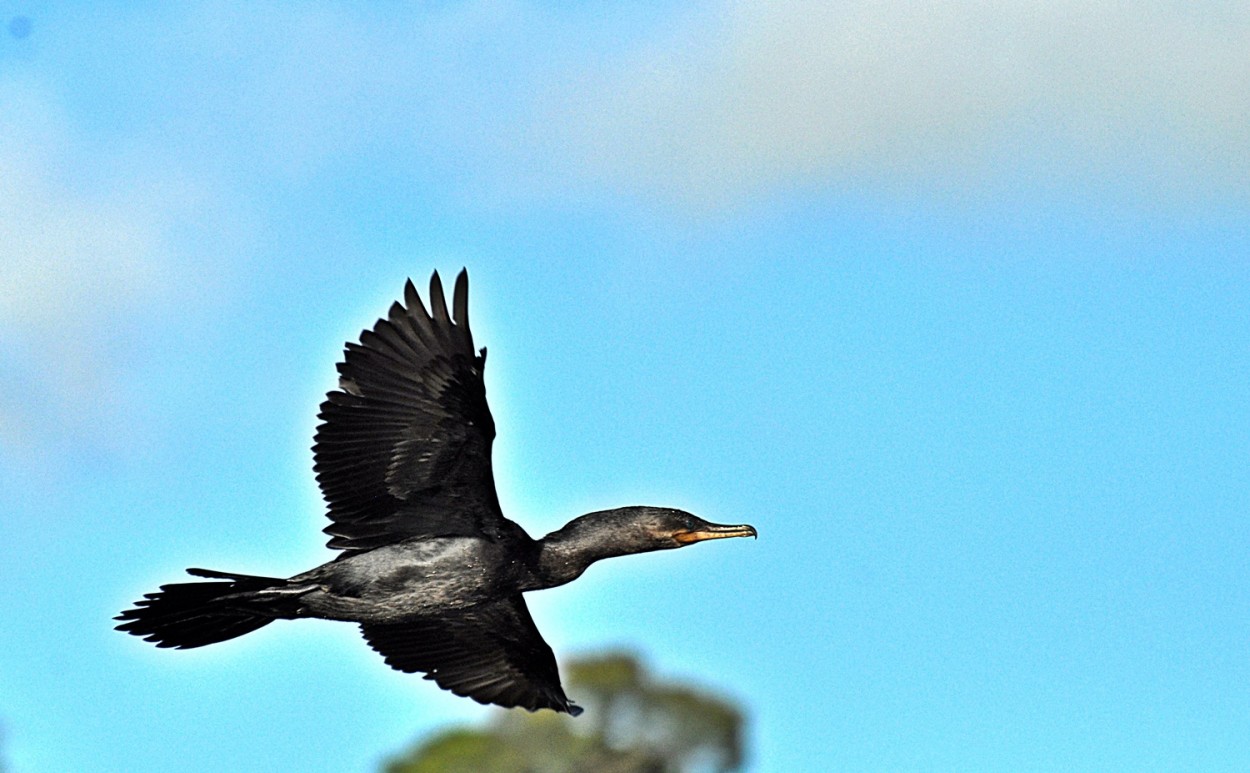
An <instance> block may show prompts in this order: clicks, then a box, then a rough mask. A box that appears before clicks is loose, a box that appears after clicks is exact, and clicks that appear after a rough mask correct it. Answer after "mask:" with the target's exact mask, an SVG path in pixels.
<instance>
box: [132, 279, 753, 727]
mask: <svg viewBox="0 0 1250 773" xmlns="http://www.w3.org/2000/svg"><path fill="white" fill-rule="evenodd" d="M404 298H405V301H406V304H407V306H406V307H405V306H402V305H400V304H398V303H396V304H394V305H393V306H392V307H391V309H390V313H389V315H388V317H387V318H386V319H382V320H379V321H378V323H377V324H376V325H375V326H374V328H373V329H372V330H366V331H364V332H363V333H362V334H361V338H360V343H358V344H353V343H349V344H348V345H347V350H346V353H345V356H344V360H343V362H342V363H340V364H339V376H340V378H339V388H338V389H337V390H334V391H332V392H330V393H329V394H328V395H327V397H326V401H325V402H324V403H323V404H322V406H321V414H320V415H321V418H322V420H323V423H322V424H321V425H320V426H319V427H318V429H317V435H316V442H315V445H314V449H313V450H314V457H315V464H314V469H315V470H316V472H317V479H318V482H319V483H320V484H321V488H322V492H323V494H324V495H325V498H326V500H327V502H328V503H329V517H330V520H331V524H330V526H328V527H326V529H325V531H326V532H327V533H328V534H330V535H331V536H332V538H331V540H330V542H329V546H330V547H332V548H337V549H341V550H342V551H343V552H342V553H341V554H339V555H338V557H336V558H335V559H334V560H333V561H330V562H328V563H325V564H322V565H321V566H318V567H316V568H314V569H311V570H309V571H306V572H302V573H300V574H297V575H295V576H293V577H290V578H288V579H280V578H271V577H258V576H254V575H241V574H234V573H229V572H218V571H213V570H206V569H189V570H187V571H188V572H189V573H190V574H192V575H195V576H197V577H203V578H206V579H208V580H210V581H209V582H191V583H174V584H170V585H165V586H162V587H161V590H160V591H158V592H156V593H151V594H148V595H147V596H145V598H144V599H143V600H141V601H139V602H138V603H137V604H136V606H135V608H133V609H130V610H127V611H125V612H123V613H122V614H121V615H119V616H118V619H119V620H122V621H123V623H122V624H121V625H119V626H118V628H119V629H121V630H124V631H126V632H128V633H132V634H134V635H136V636H142V637H144V638H145V639H147V640H148V641H152V642H154V643H156V645H157V646H159V647H174V648H190V647H199V646H203V645H205V644H212V643H215V642H218V641H224V640H226V639H231V638H234V637H236V636H240V635H242V634H245V633H248V632H249V631H253V630H255V629H257V628H260V627H261V626H263V625H266V624H267V623H269V622H270V621H272V620H275V619H294V618H302V617H311V618H321V619H328V620H343V621H349V622H354V623H358V624H360V626H361V630H362V632H363V634H364V636H365V639H366V640H367V641H368V642H369V644H370V646H372V647H373V648H374V649H375V650H377V651H378V652H379V653H381V654H382V656H383V657H384V658H385V659H386V662H387V663H388V664H389V665H391V666H392V667H394V668H397V669H399V670H401V671H408V672H423V673H425V674H426V678H428V679H433V680H434V681H435V682H437V683H438V684H439V686H441V687H443V688H444V689H448V690H451V691H452V692H455V693H457V694H459V695H466V696H469V697H472V698H474V699H475V700H477V701H479V702H482V703H495V704H498V705H501V706H522V707H525V708H528V709H530V710H535V709H538V708H551V709H555V710H557V711H567V712H570V713H574V714H576V713H578V712H579V711H580V710H579V709H578V708H577V706H576V705H575V704H573V703H572V702H571V701H570V700H569V699H568V698H567V697H566V696H565V695H564V691H563V690H562V689H561V687H560V679H559V673H558V671H557V668H556V663H555V657H554V655H553V654H552V652H551V648H550V647H548V646H547V644H546V642H544V641H543V639H542V636H541V634H539V632H538V629H537V627H536V626H535V625H534V621H533V620H532V619H531V618H530V615H529V611H528V610H527V609H526V606H525V601H524V599H523V597H522V595H521V594H522V593H525V592H527V591H534V590H541V589H543V588H550V587H554V586H557V585H562V584H564V583H566V582H570V581H572V580H574V579H576V578H577V577H578V576H580V575H581V573H582V572H584V571H585V570H586V568H587V567H588V566H589V565H590V564H592V563H593V562H595V561H598V560H600V559H603V558H608V557H611V556H618V555H626V554H629V553H639V552H644V551H649V550H660V549H665V548H677V547H681V546H683V545H686V544H691V543H693V542H697V541H701V540H705V539H715V538H720V537H736V536H748V535H749V536H754V535H755V530H754V529H753V528H752V527H750V526H746V525H742V526H718V525H716V524H709V523H707V522H706V521H703V520H702V519H700V518H698V517H697V516H694V515H691V514H689V513H685V512H682V511H680V510H673V509H670V508H658V507H624V508H617V509H614V510H605V511H600V512H595V513H588V514H586V515H583V516H581V517H579V518H576V519H574V520H573V521H570V522H569V523H568V524H567V525H566V526H565V527H564V528H562V529H559V530H557V531H555V532H552V533H551V534H548V535H547V536H546V537H543V538H542V539H539V540H535V539H532V538H531V537H530V536H529V535H528V534H526V533H525V530H524V529H522V528H521V527H520V526H519V525H517V524H516V523H514V522H512V521H510V520H508V519H507V518H505V517H504V516H503V514H502V512H501V510H500V508H499V501H498V498H497V497H496V495H495V488H494V479H493V472H492V470H491V466H490V446H491V442H492V440H493V439H494V420H493V419H492V417H491V415H490V410H489V408H488V407H487V404H486V390H485V386H484V384H483V381H482V369H483V368H484V366H485V361H486V350H485V349H482V350H481V351H480V352H475V351H474V348H473V338H472V335H471V333H470V331H469V325H468V276H467V274H466V273H465V272H461V274H460V276H459V277H458V278H457V281H456V287H455V294H454V306H453V309H454V313H453V314H450V315H449V314H448V310H447V304H446V300H445V298H444V296H443V290H442V284H441V282H440V281H439V278H438V274H437V273H435V274H434V276H433V278H432V279H431V281H430V308H431V311H430V312H428V313H427V312H426V310H425V307H424V305H423V304H422V303H421V300H420V297H419V296H418V295H417V293H416V290H415V289H414V288H413V286H412V283H411V282H409V283H408V284H407V286H406V287H405V292H404Z"/></svg>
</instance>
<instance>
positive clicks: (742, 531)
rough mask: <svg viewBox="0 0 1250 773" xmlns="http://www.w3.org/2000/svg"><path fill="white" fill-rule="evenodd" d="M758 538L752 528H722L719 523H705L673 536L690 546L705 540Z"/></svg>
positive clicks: (745, 526)
mask: <svg viewBox="0 0 1250 773" xmlns="http://www.w3.org/2000/svg"><path fill="white" fill-rule="evenodd" d="M759 536H760V535H759V534H758V533H757V532H756V531H755V527H754V526H751V525H749V524H745V523H744V524H741V525H739V526H722V525H721V524H719V523H705V524H704V525H703V526H702V527H701V528H698V529H693V530H691V531H679V532H677V533H676V534H674V535H673V539H675V540H677V541H678V542H680V543H681V544H683V545H690V544H692V543H695V542H702V541H703V540H707V539H725V538H726V537H755V538H757V539H758V538H759Z"/></svg>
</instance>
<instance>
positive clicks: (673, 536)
mask: <svg viewBox="0 0 1250 773" xmlns="http://www.w3.org/2000/svg"><path fill="white" fill-rule="evenodd" d="M561 531H562V532H566V533H568V532H572V533H573V534H576V535H577V537H580V538H582V539H586V540H588V541H592V542H593V543H596V544H597V546H598V547H599V548H600V549H601V551H602V553H603V554H604V555H626V554H629V553H645V552H647V551H651V550H667V549H671V548H680V547H684V546H686V545H693V544H694V543H696V542H703V541H704V540H710V539H724V538H726V537H756V536H758V535H757V533H756V531H755V527H754V526H749V525H747V524H741V525H734V526H726V525H723V524H719V523H708V522H707V521H705V520H703V519H702V518H700V517H699V516H697V515H694V514H693V513H687V512H686V511H684V510H676V509H674V508H671V507H646V506H634V507H618V508H617V509H615V510H600V511H598V512H594V513H587V514H586V515H583V516H581V517H580V518H577V519H574V520H573V521H572V522H570V523H569V524H568V525H567V526H565V527H564V529H562V530H561Z"/></svg>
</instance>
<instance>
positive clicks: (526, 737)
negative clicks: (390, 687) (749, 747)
mask: <svg viewBox="0 0 1250 773" xmlns="http://www.w3.org/2000/svg"><path fill="white" fill-rule="evenodd" d="M565 681H566V682H567V686H568V691H569V693H570V694H572V695H574V696H575V697H576V698H577V699H578V700H579V702H580V703H581V704H582V705H583V706H584V707H585V708H586V713H585V714H583V715H582V716H581V717H580V718H578V719H573V718H570V717H568V716H567V715H564V714H556V713H554V712H551V711H539V712H537V713H534V714H530V713H527V712H524V711H520V710H513V711H504V710H500V711H499V713H498V714H497V715H496V717H495V719H494V720H493V721H492V722H491V723H490V724H488V725H487V726H485V727H483V728H480V729H478V728H464V727H461V728H452V729H449V730H444V731H442V732H440V733H437V734H435V735H434V736H432V737H430V738H429V739H427V740H426V741H424V742H422V743H420V744H419V745H418V746H417V747H415V748H414V749H413V750H412V751H410V752H408V753H407V754H405V755H404V756H402V757H399V758H396V759H394V760H392V761H391V762H389V763H388V764H387V765H386V767H385V771H386V773H582V772H583V771H599V772H600V773H694V772H695V771H697V772H698V773H713V772H715V773H729V772H730V771H735V770H738V769H740V768H741V766H742V761H743V748H742V736H743V725H744V719H743V715H742V712H741V710H740V709H739V708H738V707H737V706H735V705H734V704H733V703H731V702H729V701H728V700H726V699H725V698H722V697H719V696H716V695H713V694H711V693H709V692H706V691H704V690H702V689H698V688H695V687H692V686H689V685H684V684H675V683H669V682H657V681H654V680H652V679H651V678H650V676H649V675H648V674H647V673H646V670H645V669H644V668H643V666H642V664H641V663H640V662H639V660H638V658H636V657H635V656H633V655H629V654H624V653H613V654H608V655H603V656H599V657H592V658H583V659H580V660H576V661H574V662H572V663H570V664H569V666H568V668H567V669H566V680H565Z"/></svg>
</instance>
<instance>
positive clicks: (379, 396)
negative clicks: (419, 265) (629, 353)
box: [313, 271, 519, 555]
mask: <svg viewBox="0 0 1250 773" xmlns="http://www.w3.org/2000/svg"><path fill="white" fill-rule="evenodd" d="M485 363H486V350H485V349H482V350H481V352H480V353H478V352H476V351H474V348H473V336H472V334H471V333H470V332H469V277H468V273H467V272H465V271H461V272H460V275H459V276H458V277H457V278H456V287H455V292H454V295H453V306H452V313H451V314H450V315H449V314H448V313H447V301H446V299H445V297H444V296H443V285H442V282H441V281H440V280H439V277H438V272H434V275H433V276H432V277H431V278H430V311H429V312H427V311H426V309H425V306H424V305H423V304H422V302H421V297H420V296H419V295H417V291H416V288H414V287H413V285H412V281H411V280H409V281H408V283H407V284H406V285H405V287H404V303H403V304H400V303H398V302H396V303H394V304H392V306H391V308H390V312H389V313H388V315H387V317H386V318H385V319H380V320H378V322H377V324H376V325H374V327H373V329H372V330H365V331H363V332H362V333H361V334H360V342H359V343H348V344H347V348H346V352H345V354H344V357H343V361H342V362H341V363H339V365H338V371H339V388H338V389H336V390H334V391H332V392H330V393H329V394H327V395H326V400H325V402H323V403H322V404H321V412H320V414H319V418H320V419H321V420H322V423H321V425H320V426H318V427H317V434H316V438H315V442H314V445H313V456H314V460H315V464H314V467H313V469H314V470H316V473H317V482H318V483H319V484H320V485H321V491H322V494H323V495H324V496H325V499H326V501H327V502H328V503H329V513H328V514H329V517H330V520H331V521H332V523H331V524H330V525H329V526H327V527H326V528H325V532H326V533H327V534H329V535H331V537H332V539H331V540H330V541H329V543H328V544H329V546H330V547H332V548H341V549H344V550H346V551H347V552H348V553H352V552H356V551H362V550H370V549H372V548H376V547H380V546H382V545H388V544H391V543H394V542H398V541H400V540H402V539H406V538H408V537H415V536H454V535H462V536H482V535H485V536H487V537H491V538H495V537H498V536H500V535H501V534H502V533H503V532H505V531H511V530H514V529H519V527H518V526H516V524H513V523H512V522H511V521H508V520H506V519H505V518H504V517H503V515H502V514H501V513H500V510H499V502H498V499H497V497H496V495H495V482H494V477H493V475H492V472H491V463H490V450H491V442H492V441H493V440H494V437H495V422H494V420H493V419H492V418H491V415H490V408H489V407H488V406H487V404H486V387H485V385H484V384H483V382H482V369H483V367H484V366H485ZM345 555H346V554H345Z"/></svg>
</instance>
